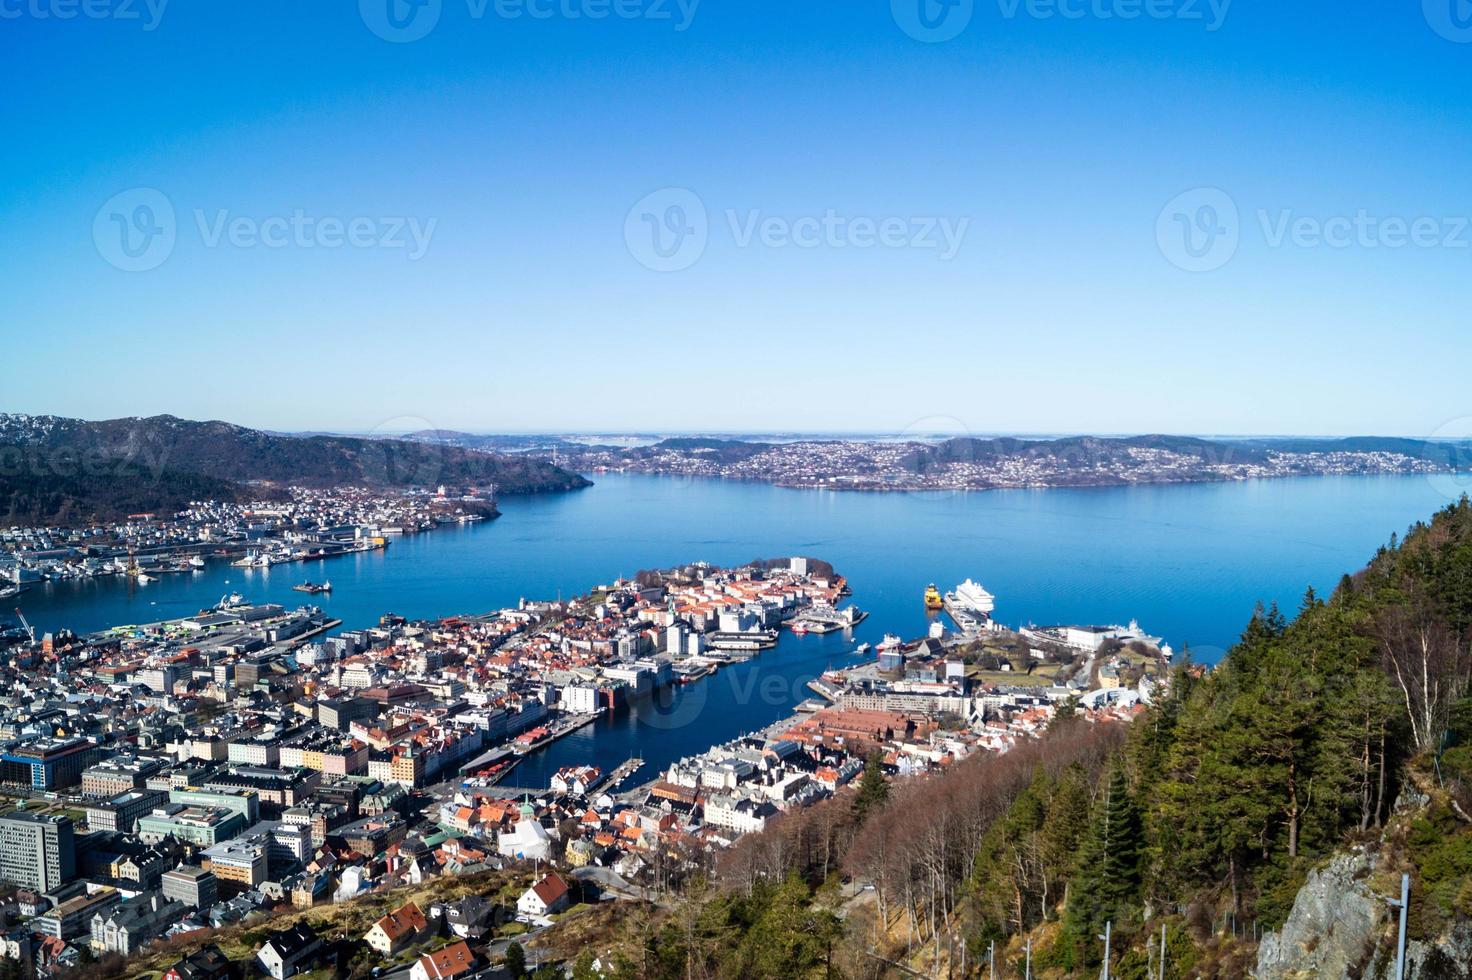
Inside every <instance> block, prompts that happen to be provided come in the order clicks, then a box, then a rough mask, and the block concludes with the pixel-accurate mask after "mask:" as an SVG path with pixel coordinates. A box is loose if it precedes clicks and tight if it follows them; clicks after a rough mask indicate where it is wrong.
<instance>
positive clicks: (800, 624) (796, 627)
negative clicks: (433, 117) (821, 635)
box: [792, 619, 808, 636]
mask: <svg viewBox="0 0 1472 980" xmlns="http://www.w3.org/2000/svg"><path fill="white" fill-rule="evenodd" d="M807 631H808V624H807V623H806V622H805V621H804V620H801V619H799V620H798V621H797V622H795V623H793V624H792V632H794V633H796V634H797V635H798V636H802V635H803V634H804V633H806V632H807Z"/></svg>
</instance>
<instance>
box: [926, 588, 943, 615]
mask: <svg viewBox="0 0 1472 980" xmlns="http://www.w3.org/2000/svg"><path fill="white" fill-rule="evenodd" d="M944 606H945V600H944V599H942V598H941V595H940V589H937V588H936V587H935V583H934V582H931V583H930V584H929V585H927V586H926V587H925V608H926V609H927V610H929V611H930V612H939V611H940V610H941V609H942V608H944Z"/></svg>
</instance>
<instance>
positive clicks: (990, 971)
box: [986, 939, 997, 980]
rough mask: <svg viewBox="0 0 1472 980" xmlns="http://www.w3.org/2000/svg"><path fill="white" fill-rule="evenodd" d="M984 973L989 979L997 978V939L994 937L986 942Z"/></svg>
mask: <svg viewBox="0 0 1472 980" xmlns="http://www.w3.org/2000/svg"><path fill="white" fill-rule="evenodd" d="M986 973H987V976H988V977H990V978H991V980H997V941H996V940H995V939H993V940H992V941H991V942H989V943H987V944H986Z"/></svg>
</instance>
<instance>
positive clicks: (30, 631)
mask: <svg viewBox="0 0 1472 980" xmlns="http://www.w3.org/2000/svg"><path fill="white" fill-rule="evenodd" d="M15 614H16V615H17V616H19V617H20V625H21V628H22V629H24V630H25V631H26V636H28V637H30V639H31V642H32V643H35V642H36V628H35V627H34V626H32V625H31V624H30V623H29V622H27V621H26V614H25V613H23V612H21V611H20V610H19V609H17V610H16V611H15Z"/></svg>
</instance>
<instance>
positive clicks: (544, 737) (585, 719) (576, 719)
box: [511, 709, 603, 755]
mask: <svg viewBox="0 0 1472 980" xmlns="http://www.w3.org/2000/svg"><path fill="white" fill-rule="evenodd" d="M602 713H603V712H602V710H601V709H600V710H599V711H597V712H594V713H593V714H578V715H570V716H568V717H566V718H560V719H558V720H557V721H555V722H553V723H552V725H551V726H550V727H549V728H546V729H544V730H542V732H543V733H542V734H541V735H538V736H536V737H535V738H533V739H531V740H529V741H526V742H522V741H520V740H521V739H523V738H526V736H527V735H531V734H532V733H533V732H536V731H538V729H532V731H531V732H527V733H525V734H523V735H519V736H517V742H516V744H514V745H513V746H512V747H511V751H512V752H515V753H516V754H517V755H526V754H527V753H529V752H535V751H536V750H537V749H540V748H543V747H544V746H548V745H551V744H552V743H553V742H555V741H557V740H558V739H559V738H563V737H565V736H567V735H571V734H572V733H573V732H575V731H577V730H578V729H579V728H584V727H586V726H588V725H591V724H593V722H595V721H597V720H598V716H599V715H600V714H602Z"/></svg>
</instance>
